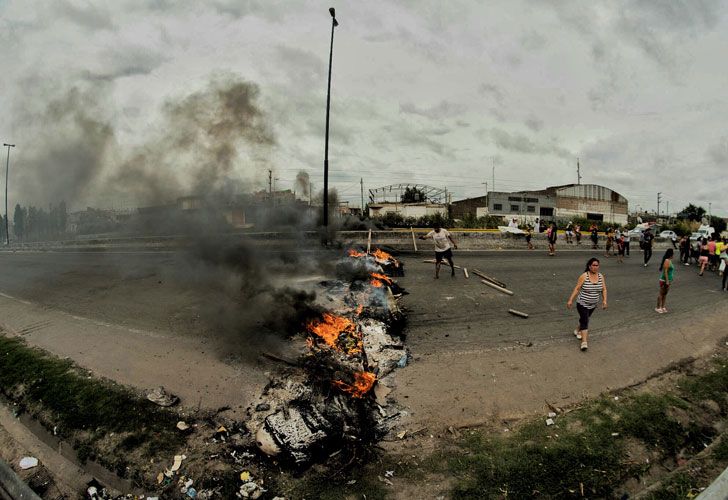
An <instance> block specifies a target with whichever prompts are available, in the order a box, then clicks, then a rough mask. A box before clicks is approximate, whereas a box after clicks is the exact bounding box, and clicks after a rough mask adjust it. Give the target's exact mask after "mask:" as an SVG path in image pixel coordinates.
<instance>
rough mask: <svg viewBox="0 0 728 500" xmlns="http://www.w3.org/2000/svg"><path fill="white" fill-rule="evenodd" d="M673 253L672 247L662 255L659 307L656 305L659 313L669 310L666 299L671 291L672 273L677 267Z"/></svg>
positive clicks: (656, 310)
mask: <svg viewBox="0 0 728 500" xmlns="http://www.w3.org/2000/svg"><path fill="white" fill-rule="evenodd" d="M673 253H674V252H673V250H672V248H668V249H667V250H666V251H665V255H664V256H663V257H662V264H660V269H661V272H660V294H659V295H658V296H657V307H655V312H657V313H659V314H664V313H666V312H667V309H665V299H666V298H667V292H669V291H670V283H672V277H673V276H672V275H673V271H674V270H675V267H674V266H673V265H672V255H673Z"/></svg>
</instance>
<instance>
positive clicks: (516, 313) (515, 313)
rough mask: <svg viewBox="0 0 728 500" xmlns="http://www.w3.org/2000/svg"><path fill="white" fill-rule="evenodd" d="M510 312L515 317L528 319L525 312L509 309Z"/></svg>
mask: <svg viewBox="0 0 728 500" xmlns="http://www.w3.org/2000/svg"><path fill="white" fill-rule="evenodd" d="M508 312H509V313H511V314H513V315H514V316H520V317H521V318H528V314H527V313H525V312H521V311H517V310H515V309H508Z"/></svg>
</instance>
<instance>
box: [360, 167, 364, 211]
mask: <svg viewBox="0 0 728 500" xmlns="http://www.w3.org/2000/svg"><path fill="white" fill-rule="evenodd" d="M359 185H360V186H361V215H362V217H363V216H364V177H360V178H359Z"/></svg>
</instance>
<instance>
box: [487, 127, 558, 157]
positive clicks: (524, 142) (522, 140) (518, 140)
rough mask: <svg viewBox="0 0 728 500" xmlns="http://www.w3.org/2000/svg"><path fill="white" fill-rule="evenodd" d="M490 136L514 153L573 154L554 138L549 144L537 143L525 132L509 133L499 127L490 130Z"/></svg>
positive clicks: (500, 145) (499, 144)
mask: <svg viewBox="0 0 728 500" xmlns="http://www.w3.org/2000/svg"><path fill="white" fill-rule="evenodd" d="M490 136H491V137H492V139H493V142H494V143H495V144H496V145H497V146H498V147H499V148H502V149H505V150H507V151H511V152H514V153H523V154H553V155H556V156H560V157H564V158H568V157H571V156H572V155H571V153H570V152H569V151H568V150H566V149H565V148H563V147H561V146H559V145H558V144H556V142H555V141H553V140H552V141H551V143H549V144H542V143H537V142H535V141H533V140H531V139H530V138H529V137H527V136H525V135H523V134H518V133H509V132H507V131H505V130H501V129H497V128H493V129H491V130H490Z"/></svg>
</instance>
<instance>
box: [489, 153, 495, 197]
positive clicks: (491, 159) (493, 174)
mask: <svg viewBox="0 0 728 500" xmlns="http://www.w3.org/2000/svg"><path fill="white" fill-rule="evenodd" d="M490 162H491V165H492V166H493V170H492V173H491V177H493V179H492V180H493V191H495V158H494V157H492V156H491V157H490Z"/></svg>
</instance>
